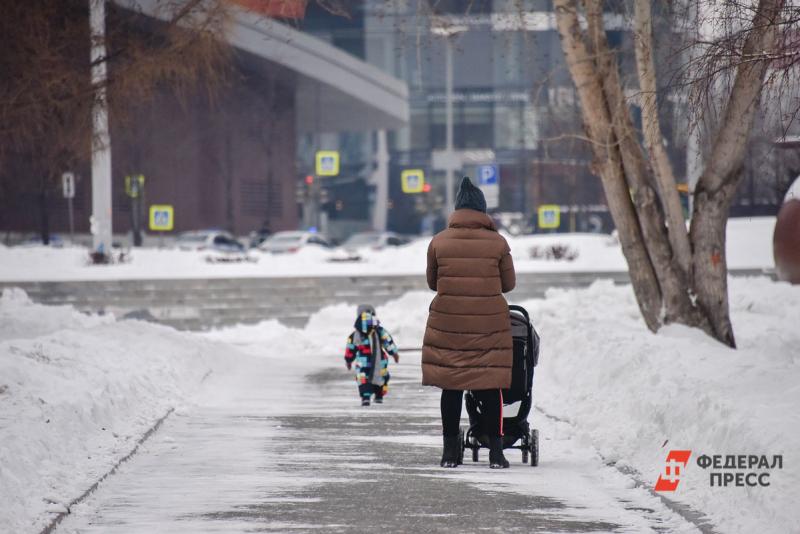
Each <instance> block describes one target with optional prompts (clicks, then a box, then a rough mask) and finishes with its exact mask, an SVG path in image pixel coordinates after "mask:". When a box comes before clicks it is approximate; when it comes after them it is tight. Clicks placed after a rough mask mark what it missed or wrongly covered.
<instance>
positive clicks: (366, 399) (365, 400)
mask: <svg viewBox="0 0 800 534" xmlns="http://www.w3.org/2000/svg"><path fill="white" fill-rule="evenodd" d="M361 406H369V397H361Z"/></svg>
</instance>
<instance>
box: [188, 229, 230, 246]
mask: <svg viewBox="0 0 800 534" xmlns="http://www.w3.org/2000/svg"><path fill="white" fill-rule="evenodd" d="M234 242H235V243H238V241H236V239H235V238H234V237H233V236H232V235H231V234H230V233H229V232H226V231H224V230H197V231H194V232H183V233H182V234H180V235H178V248H179V249H181V250H210V249H219V248H226V247H227V248H231V249H232V248H235V247H236V245H235V244H234Z"/></svg>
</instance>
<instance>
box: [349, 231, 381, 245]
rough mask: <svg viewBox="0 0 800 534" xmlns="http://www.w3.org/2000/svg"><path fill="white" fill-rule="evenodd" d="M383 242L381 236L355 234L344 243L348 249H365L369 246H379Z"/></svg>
mask: <svg viewBox="0 0 800 534" xmlns="http://www.w3.org/2000/svg"><path fill="white" fill-rule="evenodd" d="M380 240H381V234H373V233H365V234H355V235H352V236H350V238H349V239H348V240H347V241H345V242H344V246H346V247H365V246H369V245H377V244H378V243H379V242H380Z"/></svg>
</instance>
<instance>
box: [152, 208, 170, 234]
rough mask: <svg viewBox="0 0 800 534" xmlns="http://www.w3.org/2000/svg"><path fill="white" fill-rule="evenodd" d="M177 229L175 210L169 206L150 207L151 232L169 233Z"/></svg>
mask: <svg viewBox="0 0 800 534" xmlns="http://www.w3.org/2000/svg"><path fill="white" fill-rule="evenodd" d="M174 227H175V209H174V208H173V207H172V206H171V205H169V204H153V205H152V206H150V230H152V231H154V232H169V231H170V230H172V229H173V228H174Z"/></svg>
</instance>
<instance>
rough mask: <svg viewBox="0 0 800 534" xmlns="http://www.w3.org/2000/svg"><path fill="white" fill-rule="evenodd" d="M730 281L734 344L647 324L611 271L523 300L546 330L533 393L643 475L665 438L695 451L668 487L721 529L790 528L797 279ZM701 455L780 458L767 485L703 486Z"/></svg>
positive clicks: (796, 485)
mask: <svg viewBox="0 0 800 534" xmlns="http://www.w3.org/2000/svg"><path fill="white" fill-rule="evenodd" d="M730 282H731V314H732V321H733V324H734V329H735V333H736V336H737V341H738V344H739V349H738V350H732V349H728V348H727V347H724V346H722V345H720V344H719V343H716V342H714V341H713V340H711V339H710V338H708V337H706V336H705V335H703V334H702V333H700V332H698V331H697V330H694V329H689V328H686V327H682V326H670V327H667V328H664V329H663V330H662V331H661V333H659V334H658V335H653V334H651V333H649V332H648V331H647V330H646V329H645V328H644V326H643V324H642V321H641V319H640V318H639V314H638V310H637V307H636V303H635V300H634V297H633V293H632V291H631V290H630V288H629V287H615V286H613V285H612V284H611V283H610V282H598V283H595V284H594V285H593V286H592V287H590V288H588V289H586V290H580V291H560V290H552V291H550V292H549V293H548V294H547V298H546V299H544V300H534V301H529V302H527V303H525V304H526V305H527V307H528V309H529V310H530V311H531V312H532V313H533V315H534V317H535V318H536V324H537V328H539V330H540V332H541V334H542V338H543V356H542V360H541V361H542V365H541V366H540V368H539V375H538V376H537V379H536V381H537V389H536V392H535V396H536V401H537V403H538V405H539V406H541V407H542V408H543V409H544V410H545V411H546V412H548V413H549V414H552V415H555V416H557V417H560V418H564V419H566V420H569V421H570V422H572V423H573V424H574V425H575V426H576V427H577V428H578V429H579V431H581V432H583V433H584V434H585V435H586V437H587V438H588V439H590V440H591V441H592V442H593V443H594V444H595V445H596V446H597V447H598V449H599V450H600V452H601V453H602V454H603V455H604V456H605V457H606V459H607V460H608V461H611V462H618V465H619V466H620V467H633V468H634V469H636V470H637V471H639V472H640V473H641V475H642V477H643V479H644V480H645V481H647V482H648V483H652V484H654V483H655V481H656V479H657V478H658V475H659V474H660V473H662V472H663V471H664V465H665V458H666V455H667V452H668V451H669V450H670V449H690V450H692V457H691V460H690V464H689V465H688V468H687V470H686V472H685V477H684V478H683V479H682V481H681V482H680V485H679V489H678V491H677V492H675V493H674V494H666V495H667V496H668V497H669V498H674V499H676V500H679V501H681V502H684V503H686V504H688V505H691V506H692V507H694V508H696V509H698V510H701V511H703V512H705V513H706V514H708V515H709V517H710V518H711V519H712V521H713V522H714V523H715V524H716V525H718V526H719V527H720V528H721V530H722V531H724V532H756V531H758V532H789V531H792V530H793V529H794V528H795V526H796V522H797V512H796V510H795V508H794V506H795V505H794V503H796V502H797V501H798V500H800V465H798V464H797V460H796V458H795V455H794V454H793V453H794V452H795V451H797V450H800V412H798V410H797V407H798V406H800V388H798V387H797V384H798V382H800V332H798V329H797V325H798V318H800V287H792V286H789V285H787V284H783V283H775V282H772V281H769V280H767V279H764V278H737V279H731V280H730ZM701 454H708V455H714V454H721V455H738V454H757V455H769V456H770V457H771V456H772V455H775V454H783V455H784V469H783V470H775V471H772V475H771V482H772V485H771V486H770V487H768V488H762V487H756V488H742V487H710V483H709V479H710V477H709V471H707V470H703V469H701V468H699V467H698V465H697V463H696V460H697V457H698V456H700V455H701ZM727 472H731V470H727Z"/></svg>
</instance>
